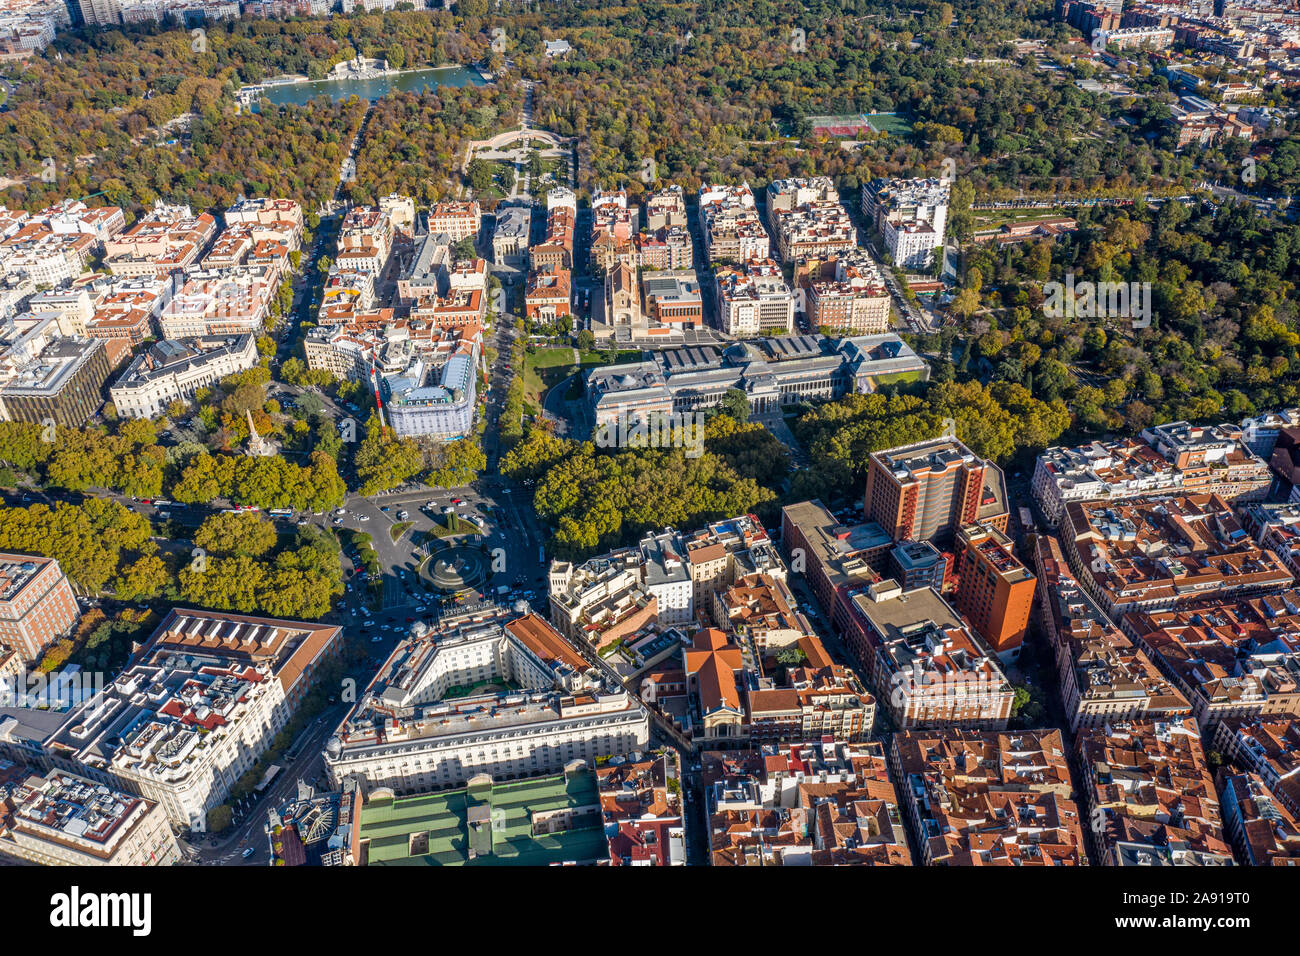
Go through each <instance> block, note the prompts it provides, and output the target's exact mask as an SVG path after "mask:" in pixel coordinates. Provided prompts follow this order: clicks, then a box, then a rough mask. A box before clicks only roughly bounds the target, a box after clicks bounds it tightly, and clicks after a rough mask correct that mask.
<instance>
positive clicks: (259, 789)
mask: <svg viewBox="0 0 1300 956" xmlns="http://www.w3.org/2000/svg"><path fill="white" fill-rule="evenodd" d="M282 769H283V768H282V767H281V766H280V765H279V764H275V763H273V764H271V766H269V767H267V768H266V773H264V774H262V779H261V781H260V782H259V783H258V784H257V786H256V787H254V788H253V792H254V793H264V792H265V791H266V788H267V787H269V786H270V785H271V781H272V780H274V779H275V778H276V777H278V776H279V775H280V771H281V770H282Z"/></svg>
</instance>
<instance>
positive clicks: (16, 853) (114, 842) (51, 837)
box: [0, 760, 181, 866]
mask: <svg viewBox="0 0 1300 956" xmlns="http://www.w3.org/2000/svg"><path fill="white" fill-rule="evenodd" d="M11 769H12V770H14V771H19V772H20V773H21V771H25V770H26V768H24V767H22V766H21V765H17V766H16V765H13V764H11V763H10V762H9V761H7V760H0V778H3V776H4V775H5V773H6V771H8V770H11ZM4 805H8V806H10V807H12V809H11V810H9V811H8V812H5V811H4V810H3V809H0V852H3V853H4V854H6V855H8V856H13V857H17V858H18V859H21V860H27V861H29V862H32V863H36V864H39V865H41V866H171V865H172V864H175V863H179V862H180V861H181V850H180V846H179V845H178V844H177V842H176V837H175V836H174V835H173V834H172V828H171V824H170V823H169V822H168V821H167V814H166V813H164V812H163V809H162V807H161V806H159V805H158V804H157V803H155V802H154V801H152V800H147V799H145V798H143V797H139V796H136V795H135V794H133V793H123V792H122V791H120V790H113V789H111V788H109V787H107V786H105V785H104V784H102V783H96V782H95V781H93V780H88V779H86V778H85V777H78V776H76V775H75V774H70V773H65V772H63V771H58V770H56V771H51V772H50V773H48V774H46V775H45V776H41V775H39V774H34V773H30V772H28V773H26V774H23V775H22V779H21V780H15V781H13V782H11V783H7V784H5V783H0V807H2V806H4Z"/></svg>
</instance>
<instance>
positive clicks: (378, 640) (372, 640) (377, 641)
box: [370, 628, 387, 644]
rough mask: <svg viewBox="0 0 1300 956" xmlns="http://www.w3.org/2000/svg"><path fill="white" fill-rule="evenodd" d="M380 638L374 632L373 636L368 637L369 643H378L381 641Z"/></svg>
mask: <svg viewBox="0 0 1300 956" xmlns="http://www.w3.org/2000/svg"><path fill="white" fill-rule="evenodd" d="M385 630H387V629H386V628H385ZM382 640H383V638H382V637H380V636H379V635H378V634H376V635H375V636H374V637H372V638H371V639H370V643H371V644H378V643H379V642H380V641H382Z"/></svg>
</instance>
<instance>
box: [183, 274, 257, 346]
mask: <svg viewBox="0 0 1300 956" xmlns="http://www.w3.org/2000/svg"><path fill="white" fill-rule="evenodd" d="M275 292H276V289H275V285H274V283H273V282H272V281H271V276H270V275H269V274H268V270H267V269H266V268H265V267H262V266H242V267H240V268H238V269H221V270H199V271H195V272H189V273H186V275H185V280H184V284H183V285H182V286H181V288H180V289H179V290H178V291H177V292H176V294H175V295H174V296H173V297H172V300H171V301H170V302H168V303H167V305H166V306H164V307H163V310H162V313H161V314H160V315H159V318H158V326H159V329H160V330H161V332H162V335H163V338H167V339H187V338H201V337H206V336H212V335H241V334H243V333H245V332H252V333H257V332H260V331H261V330H262V327H263V325H264V324H265V321H266V316H267V313H268V312H269V310H270V307H271V300H272V298H273V297H274V296H275Z"/></svg>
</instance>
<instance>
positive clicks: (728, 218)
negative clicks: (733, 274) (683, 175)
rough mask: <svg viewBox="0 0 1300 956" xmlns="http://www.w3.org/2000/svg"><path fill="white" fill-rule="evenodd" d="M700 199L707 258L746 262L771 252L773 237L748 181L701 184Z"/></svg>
mask: <svg viewBox="0 0 1300 956" xmlns="http://www.w3.org/2000/svg"><path fill="white" fill-rule="evenodd" d="M699 202H700V225H701V229H702V231H703V234H704V253H705V255H706V256H707V257H708V260H709V262H711V263H718V262H747V261H749V260H750V259H767V258H768V257H769V256H770V255H771V254H772V240H771V238H770V237H769V236H768V234H767V230H766V229H764V228H763V223H762V221H761V220H760V219H759V218H758V211H757V210H756V209H755V207H754V193H753V190H751V189H750V188H749V184H748V183H744V184H742V185H740V186H727V185H722V184H706V185H703V186H701V187H700V194H699Z"/></svg>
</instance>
